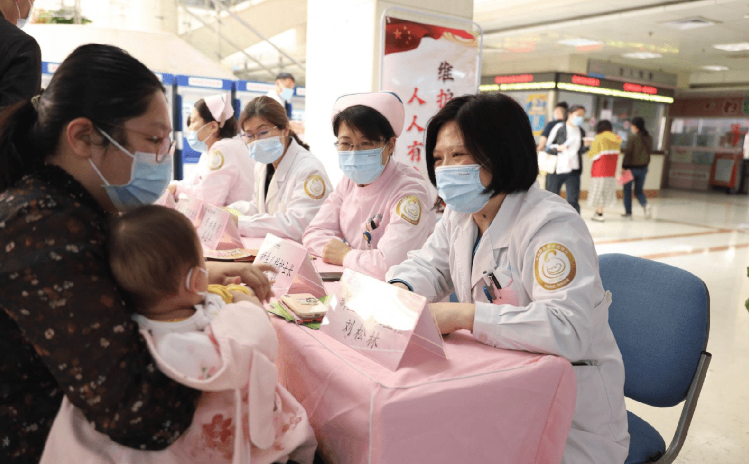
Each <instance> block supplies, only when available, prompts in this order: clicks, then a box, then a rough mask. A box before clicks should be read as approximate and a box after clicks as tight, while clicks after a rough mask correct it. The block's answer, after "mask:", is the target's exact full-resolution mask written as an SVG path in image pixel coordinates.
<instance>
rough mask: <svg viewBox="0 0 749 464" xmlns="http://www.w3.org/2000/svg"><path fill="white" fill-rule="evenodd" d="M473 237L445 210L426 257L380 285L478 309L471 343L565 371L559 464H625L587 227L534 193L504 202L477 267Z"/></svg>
mask: <svg viewBox="0 0 749 464" xmlns="http://www.w3.org/2000/svg"><path fill="white" fill-rule="evenodd" d="M477 237H478V227H477V225H476V223H475V222H474V221H473V218H472V217H471V215H470V214H465V213H458V212H455V211H452V210H451V209H450V208H449V207H448V208H447V209H446V211H445V214H444V216H443V217H442V220H441V221H439V222H438V223H437V227H436V228H435V231H434V234H432V236H431V237H429V240H427V243H426V244H425V245H424V247H423V248H421V249H420V250H416V251H412V252H410V253H409V259H407V260H406V261H404V262H403V263H402V264H400V265H397V266H393V267H392V268H391V269H390V270H389V271H388V274H387V276H386V279H387V280H391V279H399V280H403V281H405V282H407V283H408V284H409V285H411V287H413V291H414V292H415V293H417V294H419V295H424V296H426V297H427V298H429V301H430V302H437V301H441V300H442V299H443V298H444V297H445V296H446V295H448V294H449V293H450V292H452V291H455V293H456V294H457V297H458V300H459V301H460V302H475V304H476V316H475V318H474V327H473V336H474V337H475V338H476V339H477V340H479V341H481V342H482V343H486V344H488V345H492V346H495V347H498V348H504V349H513V350H523V351H529V352H534V353H549V354H555V355H558V356H562V357H564V358H567V359H568V360H569V361H571V362H572V363H573V364H574V365H573V369H574V371H575V374H576V376H577V404H576V407H575V415H574V417H573V420H572V429H571V430H570V433H569V436H568V438H567V446H566V448H565V453H564V459H563V461H562V462H563V463H567V464H572V463H574V464H579V463H591V464H594V463H595V464H600V463H607V464H616V463H623V462H624V460H625V459H626V457H627V454H628V452H629V433H628V431H627V412H626V408H625V404H624V365H623V363H622V357H621V353H620V352H619V348H618V346H617V344H616V340H615V339H614V335H613V333H612V332H611V328H610V327H609V325H608V307H609V305H610V303H611V295H610V293H608V292H606V291H605V290H604V288H603V285H602V283H601V278H600V276H599V272H598V255H597V254H596V251H595V247H594V244H593V239H592V238H591V236H590V233H589V232H588V229H587V226H586V225H585V222H584V221H583V220H582V219H581V218H580V215H578V214H577V213H576V212H575V210H574V209H573V208H571V207H570V206H569V205H568V204H567V202H565V201H564V200H563V199H562V198H560V197H559V196H557V195H554V194H552V193H549V192H546V191H544V190H541V189H539V188H538V187H537V185H534V186H532V187H531V188H530V190H529V191H528V192H523V193H519V194H513V195H508V196H507V197H506V198H505V200H504V202H503V204H502V206H501V208H500V210H499V212H498V213H497V216H496V217H495V218H494V221H493V222H492V224H491V225H490V226H489V229H487V231H486V233H485V234H484V235H483V237H482V238H481V241H480V242H479V245H478V248H477V249H476V254H475V258H474V257H473V250H474V246H475V244H476V238H477ZM484 271H489V272H494V274H495V275H496V277H497V278H498V279H499V283H500V285H501V287H502V289H503V290H502V291H501V292H502V294H501V296H502V298H501V299H500V300H496V301H495V302H494V304H492V303H489V302H488V300H487V298H486V297H485V296H484V290H483V289H484V280H483V272H484ZM497 303H499V304H497ZM577 364H584V365H577Z"/></svg>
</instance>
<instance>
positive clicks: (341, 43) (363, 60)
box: [305, 0, 473, 185]
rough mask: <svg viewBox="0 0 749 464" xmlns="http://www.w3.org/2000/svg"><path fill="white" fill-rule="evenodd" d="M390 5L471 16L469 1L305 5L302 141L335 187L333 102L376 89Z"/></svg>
mask: <svg viewBox="0 0 749 464" xmlns="http://www.w3.org/2000/svg"><path fill="white" fill-rule="evenodd" d="M395 6H398V7H403V8H409V9H413V10H419V11H422V12H425V13H434V14H440V15H446V16H452V17H455V18H460V19H472V18H473V0H403V1H401V2H400V3H395V2H384V1H379V0H308V1H307V60H306V68H307V70H306V96H305V128H306V130H305V141H306V142H307V143H309V145H310V148H311V151H312V153H314V154H315V155H317V157H318V158H320V160H321V161H322V163H323V165H325V169H326V170H327V172H328V176H330V180H331V181H332V182H333V184H334V185H337V184H338V181H339V180H340V179H341V177H342V176H343V173H342V172H341V170H340V168H339V167H338V157H337V155H336V151H335V148H334V147H333V142H335V137H334V136H333V130H332V126H331V111H332V109H333V104H334V103H335V100H336V99H337V98H338V97H339V96H341V95H345V94H349V93H358V92H371V91H376V90H379V86H380V83H379V77H380V67H379V66H380V46H381V41H382V36H381V17H382V13H383V12H384V11H385V10H387V9H388V8H390V7H395ZM423 20H424V21H425V22H429V18H424V19H423ZM414 65H415V66H418V63H414Z"/></svg>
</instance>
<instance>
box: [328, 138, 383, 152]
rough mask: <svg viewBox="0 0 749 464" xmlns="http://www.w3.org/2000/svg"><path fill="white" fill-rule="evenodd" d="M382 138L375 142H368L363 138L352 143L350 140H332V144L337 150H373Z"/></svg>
mask: <svg viewBox="0 0 749 464" xmlns="http://www.w3.org/2000/svg"><path fill="white" fill-rule="evenodd" d="M384 141H385V140H384V139H380V140H378V141H376V142H370V141H369V140H364V141H362V142H359V143H357V144H353V143H351V142H334V143H333V146H334V147H335V148H336V150H338V151H352V150H353V151H362V150H373V149H375V148H376V147H377V145H378V144H380V143H382V142H384Z"/></svg>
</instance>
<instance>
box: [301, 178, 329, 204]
mask: <svg viewBox="0 0 749 464" xmlns="http://www.w3.org/2000/svg"><path fill="white" fill-rule="evenodd" d="M304 193H306V194H307V196H308V197H310V198H312V199H313V200H319V199H320V198H322V197H324V196H325V181H324V180H323V178H322V177H320V176H319V175H317V174H311V175H309V176H308V177H307V178H306V179H305V180H304Z"/></svg>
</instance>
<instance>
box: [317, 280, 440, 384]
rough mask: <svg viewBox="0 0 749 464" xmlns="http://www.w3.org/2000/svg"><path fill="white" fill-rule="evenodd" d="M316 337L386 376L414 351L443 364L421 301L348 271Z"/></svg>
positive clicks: (437, 337)
mask: <svg viewBox="0 0 749 464" xmlns="http://www.w3.org/2000/svg"><path fill="white" fill-rule="evenodd" d="M320 331H322V332H325V333H326V334H328V335H330V336H331V337H333V338H335V339H336V340H338V341H340V342H342V343H343V344H345V345H348V346H349V347H351V348H353V349H355V350H356V351H358V352H360V353H362V354H363V355H365V356H367V357H368V358H370V359H372V360H373V361H376V362H378V363H380V364H382V365H383V366H385V367H387V368H388V369H391V370H397V369H398V366H399V365H400V362H401V359H402V358H403V354H404V353H405V352H406V350H408V349H409V348H410V347H411V348H410V349H413V348H412V346H413V345H418V346H420V347H421V348H424V349H426V350H427V351H430V352H432V353H434V354H436V355H438V356H440V357H442V358H445V359H446V358H447V354H446V353H445V348H444V346H443V342H442V335H441V334H440V331H439V328H438V327H437V322H436V321H435V320H434V316H432V313H431V312H430V311H429V309H428V308H427V300H426V298H425V297H423V296H420V295H417V294H415V293H413V292H409V291H407V290H403V289H401V288H398V287H395V286H393V285H390V284H387V283H385V282H382V281H380V280H377V279H374V278H372V277H369V276H366V275H364V274H360V273H358V272H356V271H352V270H351V269H346V270H345V271H343V277H342V278H341V284H340V286H339V287H338V291H337V292H336V294H335V296H334V297H333V298H332V299H331V301H330V308H328V313H327V314H326V316H325V318H324V319H323V321H322V324H321V325H320Z"/></svg>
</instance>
